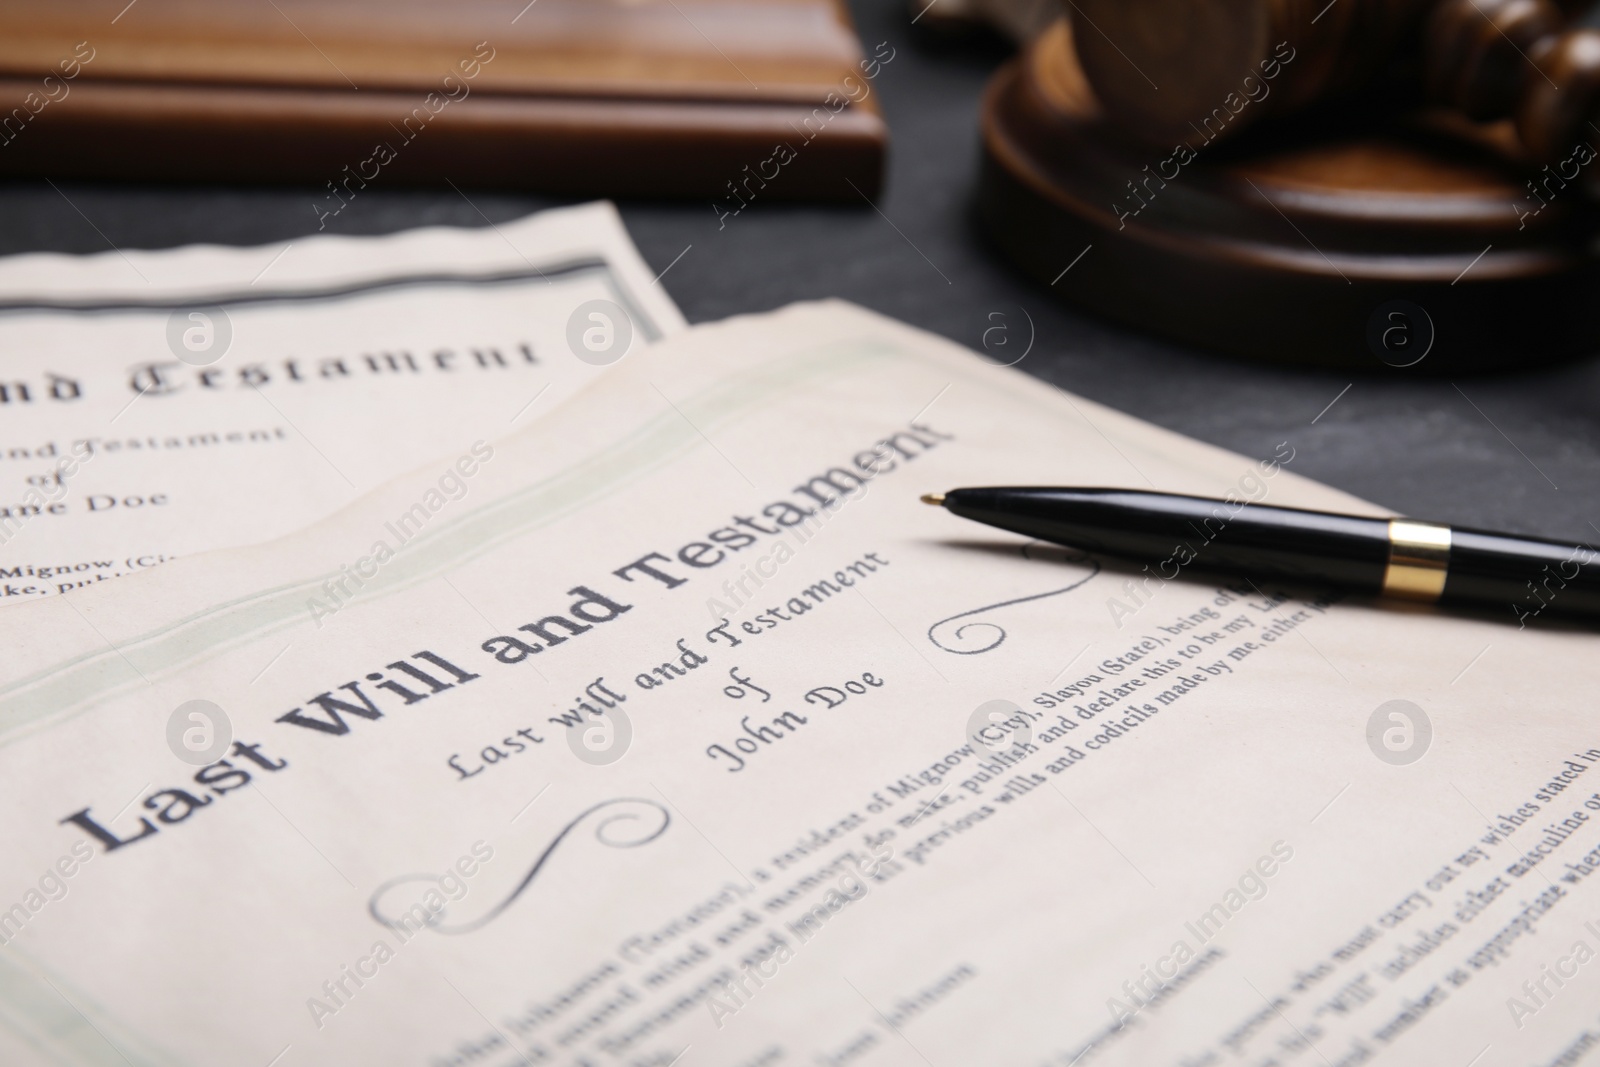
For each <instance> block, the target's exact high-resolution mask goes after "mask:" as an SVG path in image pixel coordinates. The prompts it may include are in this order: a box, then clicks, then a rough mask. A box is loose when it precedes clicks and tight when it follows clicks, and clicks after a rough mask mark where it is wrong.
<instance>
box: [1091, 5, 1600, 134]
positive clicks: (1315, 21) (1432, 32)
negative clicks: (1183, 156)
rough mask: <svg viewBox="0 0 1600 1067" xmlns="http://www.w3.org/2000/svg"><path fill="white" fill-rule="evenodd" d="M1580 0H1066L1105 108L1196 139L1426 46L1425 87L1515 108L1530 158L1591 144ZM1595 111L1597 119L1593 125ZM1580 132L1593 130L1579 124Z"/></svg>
mask: <svg viewBox="0 0 1600 1067" xmlns="http://www.w3.org/2000/svg"><path fill="white" fill-rule="evenodd" d="M1584 6H1585V0H1336V2H1331V3H1330V2H1329V0H1140V2H1137V3H1136V2H1131V0H1064V7H1065V8H1066V10H1067V11H1068V13H1069V14H1070V15H1071V17H1073V19H1074V20H1075V31H1074V33H1073V41H1074V46H1075V47H1076V49H1077V52H1078V58H1079V61H1080V63H1081V65H1082V67H1083V70H1084V73H1085V74H1086V75H1087V76H1088V78H1089V82H1090V84H1091V85H1093V86H1094V89H1095V94H1096V96H1097V97H1098V98H1099V100H1100V102H1101V104H1102V106H1103V107H1104V109H1105V111H1106V112H1107V114H1108V116H1109V117H1110V118H1111V119H1112V120H1113V122H1115V123H1116V124H1117V125H1118V126H1119V127H1121V128H1122V129H1123V130H1125V131H1126V132H1127V133H1129V134H1131V135H1133V136H1135V137H1139V138H1142V139H1145V140H1149V141H1152V142H1155V143H1168V144H1170V143H1171V142H1172V141H1174V140H1183V141H1186V142H1189V143H1190V144H1191V145H1194V144H1196V143H1197V142H1199V141H1201V140H1203V141H1206V142H1209V141H1212V140H1215V139H1217V138H1218V137H1221V136H1230V135H1232V134H1234V133H1236V132H1238V130H1240V129H1243V128H1245V127H1246V126H1249V125H1250V124H1252V123H1254V122H1255V121H1257V120H1259V119H1261V118H1263V117H1265V116H1267V115H1270V114H1282V113H1285V112H1288V111H1292V110H1294V109H1296V108H1299V107H1302V106H1304V105H1306V104H1309V103H1312V102H1313V101H1316V100H1322V99H1326V98H1328V97H1330V96H1334V95H1337V94H1338V93H1341V92H1345V91H1348V90H1350V89H1353V88H1355V87H1357V86H1359V85H1361V84H1362V83H1363V82H1365V81H1367V80H1369V79H1370V78H1371V77H1373V75H1374V74H1375V73H1376V72H1378V71H1379V70H1380V69H1382V68H1383V67H1384V66H1385V65H1386V64H1388V63H1390V62H1391V61H1392V60H1393V59H1394V58H1395V57H1396V55H1397V53H1400V54H1411V53H1412V51H1413V50H1415V49H1419V50H1420V52H1421V57H1420V58H1421V61H1422V62H1421V66H1422V71H1423V76H1424V79H1425V81H1426V84H1427V87H1428V92H1429V96H1430V98H1431V99H1432V100H1433V101H1435V102H1437V103H1440V104H1445V105H1447V106H1450V107H1454V108H1459V109H1460V110H1462V111H1463V112H1465V113H1466V114H1467V115H1469V116H1470V117H1472V118H1474V119H1478V120H1488V119H1502V118H1514V119H1515V120H1516V127H1517V131H1518V133H1519V135H1520V136H1521V138H1522V141H1523V143H1524V145H1525V146H1526V147H1527V149H1528V153H1529V155H1530V156H1531V157H1533V158H1534V159H1536V160H1538V161H1539V162H1546V161H1551V160H1556V159H1560V158H1563V157H1565V156H1567V155H1570V154H1571V152H1572V150H1573V148H1574V146H1575V145H1576V144H1577V143H1578V142H1579V141H1580V140H1584V139H1586V138H1587V137H1592V138H1593V139H1594V140H1595V143H1600V119H1597V118H1596V110H1597V105H1600V32H1597V31H1594V30H1586V29H1571V28H1569V25H1570V22H1569V13H1570V12H1571V11H1573V10H1576V9H1580V8H1582V7H1584ZM1591 122H1594V123H1595V126H1594V127H1590V123H1591ZM1585 130H1587V131H1588V133H1587V135H1586V134H1585V132H1584V131H1585Z"/></svg>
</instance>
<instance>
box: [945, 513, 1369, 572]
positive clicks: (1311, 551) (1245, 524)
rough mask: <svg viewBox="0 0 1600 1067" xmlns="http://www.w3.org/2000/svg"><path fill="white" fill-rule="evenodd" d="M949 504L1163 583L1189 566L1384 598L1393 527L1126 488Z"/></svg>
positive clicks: (1348, 517) (992, 523)
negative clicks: (1140, 568)
mask: <svg viewBox="0 0 1600 1067" xmlns="http://www.w3.org/2000/svg"><path fill="white" fill-rule="evenodd" d="M944 506H945V507H946V508H947V509H948V510H950V511H951V512H953V513H955V514H957V515H960V516H962V517H963V518H968V519H973V520H975V521H977V522H981V523H985V524H987V525H990V526H998V527H1000V528H1002V529H1006V530H1011V531H1012V532H1014V533H1019V534H1022V535H1024V536H1026V537H1036V538H1038V539H1039V540H1041V541H1050V542H1052V543H1054V544H1064V545H1071V546H1073V547H1075V548H1081V549H1084V550H1085V551H1088V552H1097V553H1101V554H1103V555H1108V556H1118V557H1121V558H1124V559H1128V560H1132V561H1133V562H1136V563H1140V564H1143V565H1145V567H1147V568H1148V569H1149V572H1150V573H1151V574H1152V575H1155V576H1156V577H1159V578H1161V579H1163V580H1170V579H1173V578H1176V577H1178V575H1179V574H1180V573H1182V572H1183V571H1185V570H1187V569H1188V568H1190V567H1197V568H1202V569H1206V570H1222V571H1229V572H1233V573H1240V574H1247V575H1253V576H1260V577H1263V578H1276V579H1280V580H1285V581H1302V582H1313V583H1315V582H1324V583H1331V584H1335V585H1340V586H1348V587H1352V588H1356V589H1365V590H1370V591H1372V592H1377V591H1378V590H1379V589H1380V588H1381V587H1382V585H1383V576H1384V570H1385V568H1386V567H1387V565H1388V561H1389V524H1388V521H1387V520H1385V519H1367V518H1359V517H1356V516H1351V515H1330V514H1326V513H1324V512H1319V511H1301V510H1299V509H1296V508H1276V507H1264V506H1262V505H1259V504H1247V503H1244V502H1237V503H1235V502H1229V501H1224V500H1210V499H1206V498H1203V497H1192V496H1179V495H1176V494H1172V493H1146V492H1139V491H1135V490H1123V489H1035V488H1013V487H999V488H985V489H956V490H953V491H951V492H949V493H946V494H945V497H944Z"/></svg>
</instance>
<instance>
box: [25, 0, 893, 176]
mask: <svg viewBox="0 0 1600 1067" xmlns="http://www.w3.org/2000/svg"><path fill="white" fill-rule="evenodd" d="M524 5H526V6H524ZM868 51H869V52H873V51H876V53H877V54H875V55H872V54H868V55H864V54H863V50H862V48H861V46H860V44H859V43H858V42H857V40H856V38H855V35H854V31H853V29H852V27H851V25H850V22H849V18H848V16H847V15H846V13H845V11H844V9H843V7H842V5H841V3H840V2H839V0H536V2H533V3H526V0H452V2H450V3H433V2H426V0H135V2H134V3H131V4H130V3H128V0H76V2H74V3H71V4H40V3H37V2H32V0H0V173H5V174H9V175H34V176H49V177H93V178H117V179H125V178H150V179H161V180H173V179H177V180H191V179H192V180H208V181H209V180H248V181H297V182H303V181H311V182H315V183H317V184H318V185H319V186H322V185H324V184H328V185H329V186H330V189H329V191H330V192H331V191H332V187H333V186H340V185H344V186H346V188H347V191H349V190H356V189H357V186H358V184H359V183H364V182H384V183H387V182H391V181H393V182H396V183H406V182H409V183H419V182H428V183H436V182H442V181H444V180H446V179H448V180H450V181H452V182H454V183H456V184H457V185H460V186H463V187H466V186H482V185H496V186H507V187H512V188H518V189H528V190H537V191H543V192H560V193H574V194H580V195H631V196H694V197H702V196H703V197H707V198H716V197H721V198H728V197H730V196H731V195H732V194H733V193H735V192H738V193H740V194H741V195H743V196H744V197H745V198H746V199H748V197H750V196H752V195H753V196H755V197H756V198H758V199H759V198H772V199H777V198H787V199H796V198H819V197H821V198H845V199H858V198H859V194H858V193H856V192H855V191H854V190H852V189H851V188H850V185H849V184H848V183H847V181H846V180H845V179H849V181H850V182H853V183H854V184H855V185H856V187H857V188H859V189H860V191H861V193H865V194H867V195H869V196H870V195H872V194H873V193H874V192H875V191H876V189H877V188H878V183H879V180H880V175H881V170H882V162H883V153H884V146H885V141H886V132H885V127H884V123H883V120H882V117H881V114H880V112H879V110H878V107H877V100H876V87H875V84H874V81H873V78H874V77H876V75H877V74H878V73H879V72H880V71H881V69H882V66H883V64H884V62H885V60H886V59H887V60H890V61H892V50H890V49H889V48H888V47H887V46H883V47H881V48H879V49H876V50H868ZM780 145H786V146H787V150H784V149H780V148H779V147H778V146H780ZM775 157H776V158H775ZM747 168H748V170H747ZM352 175H354V176H355V177H354V178H353V179H352V177H351V176H352ZM751 175H757V177H756V178H755V179H754V180H752V178H751Z"/></svg>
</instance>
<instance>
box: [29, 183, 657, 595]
mask: <svg viewBox="0 0 1600 1067" xmlns="http://www.w3.org/2000/svg"><path fill="white" fill-rule="evenodd" d="M596 314H598V315H599V316H600V318H598V319H594V318H591V316H593V315H596ZM612 320H616V321H614V322H613V321H612ZM683 326H684V321H683V318H682V316H681V315H680V314H679V313H678V310H677V308H676V307H675V306H674V305H673V303H672V301H671V299H670V298H669V297H668V296H667V295H666V293H665V292H664V291H663V290H662V289H661V287H660V286H659V285H656V284H654V282H653V280H652V275H651V271H650V270H649V268H648V267H646V265H645V264H644V262H643V260H642V259H640V257H639V254H638V252H637V250H636V249H635V248H634V247H633V243H632V242H631V241H630V240H629V238H628V235H627V232H626V230H624V229H623V226H622V221H621V219H620V217H619V216H618V215H617V212H616V209H615V208H613V207H612V206H611V205H610V204H607V203H596V204H590V205H587V206H584V207H578V208H571V209H563V210H558V211H550V212H546V213H543V214H540V215H534V216H530V217H528V218H526V219H522V220H519V221H517V222H515V223H510V224H507V225H503V226H486V227H484V228H483V229H480V230H463V229H446V228H442V227H434V228H430V229H424V230H417V231H413V232H410V233H405V234H400V235H397V236H392V237H381V238H367V237H353V238H352V237H331V236H329V237H312V238H307V239H303V240H296V241H293V242H290V243H288V244H285V245H277V246H272V247H263V248H242V249H236V248H217V247H195V248H186V249H180V250H177V251H170V252H133V251H130V252H126V253H119V252H107V253H104V254H102V255H94V256H59V255H27V256H17V257H12V258H9V259H6V260H3V261H0V361H3V364H4V370H3V371H0V605H8V604H15V603H17V602H19V601H22V600H28V599H36V598H40V597H47V596H53V595H56V594H58V593H63V592H68V591H70V590H72V589H76V588H81V587H83V586H84V585H87V584H93V583H96V582H102V581H105V580H107V579H109V578H112V577H115V576H118V575H122V574H127V573H130V572H132V571H136V570H141V569H144V568H147V567H151V566H155V565H157V564H159V563H161V562H163V561H165V560H168V559H171V558H173V557H176V556H183V555H189V554H191V553H194V552H198V551H203V550H206V549H211V548H225V547H232V546H235V545H242V544H249V543H252V542H256V541H261V540H266V539H269V538H272V537H276V536H279V535H281V534H284V533H287V532H289V531H291V530H295V529H298V528H299V527H301V526H304V525H305V524H307V523H309V522H312V521H314V520H316V519H319V518H322V517H323V516H325V515H327V514H329V513H331V512H333V511H335V510H337V509H338V508H339V507H341V506H343V505H344V504H347V503H349V502H350V501H351V500H354V499H355V498H356V497H357V496H359V495H360V494H361V493H362V492H365V491H366V490H368V489H371V488H373V487H374V486H377V485H380V484H382V483H383V482H385V481H387V480H388V479H390V478H392V477H394V476H396V475H399V474H402V473H404V472H405V471H408V470H410V469H411V468H412V467H415V466H416V465H417V464H419V463H421V462H423V461H424V460H427V459H431V458H433V457H434V456H436V455H441V454H443V453H445V452H448V451H451V450H456V451H460V450H463V449H466V448H468V447H469V446H470V445H471V443H472V442H473V441H474V440H478V439H492V438H494V437H497V436H502V435H504V434H507V433H511V432H514V430H515V429H516V428H517V427H518V426H520V425H526V424H527V423H528V422H530V421H532V419H534V418H536V417H537V416H538V414H540V413H541V412H542V411H544V410H548V409H549V408H550V407H552V406H554V405H555V404H557V403H559V402H560V401H561V400H562V399H563V398H564V397H566V396H568V395H570V394H571V393H573V392H575V391H576V390H578V389H579V388H581V387H582V386H583V385H584V384H586V383H588V382H589V381H592V380H593V379H594V378H595V377H597V376H599V375H601V374H603V373H605V369H606V365H607V362H608V360H614V358H615V357H620V356H621V355H622V352H623V351H625V350H626V347H627V346H628V345H629V344H640V345H643V344H645V343H648V342H650V341H654V340H657V339H659V338H661V337H663V336H666V335H668V334H671V333H674V332H676V331H678V330H680V329H682V328H683Z"/></svg>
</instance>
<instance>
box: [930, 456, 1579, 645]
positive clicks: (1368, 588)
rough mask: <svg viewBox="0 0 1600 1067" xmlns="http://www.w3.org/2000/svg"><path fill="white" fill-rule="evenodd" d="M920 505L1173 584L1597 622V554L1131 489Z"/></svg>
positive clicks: (940, 497)
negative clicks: (1273, 583) (1351, 594)
mask: <svg viewBox="0 0 1600 1067" xmlns="http://www.w3.org/2000/svg"><path fill="white" fill-rule="evenodd" d="M922 500H923V502H924V503H926V504H934V505H938V506H941V507H943V508H944V509H945V510H946V511H949V512H951V513H953V514H956V515H959V516H961V517H962V518H966V519H972V520H974V521H976V522H981V523H986V524H988V525H990V526H998V527H1000V528H1001V529H1004V530H1010V531H1012V532H1014V533H1019V534H1023V535H1024V536H1027V537H1033V538H1037V539H1038V540H1041V541H1050V542H1053V543H1055V544H1060V545H1070V546H1072V547H1073V548H1079V549H1083V550H1084V551H1087V552H1096V553H1101V554H1104V555H1107V556H1118V557H1122V558H1125V559H1129V560H1132V561H1135V562H1139V563H1143V564H1144V565H1145V567H1144V569H1145V572H1146V573H1147V574H1150V575H1151V577H1153V578H1156V579H1159V580H1161V581H1170V580H1172V579H1174V578H1177V577H1179V575H1180V574H1182V573H1183V572H1184V570H1185V569H1186V568H1188V567H1189V566H1191V565H1192V566H1195V567H1199V568H1204V569H1206V570H1211V571H1223V572H1228V573H1232V574H1240V575H1245V576H1248V577H1261V578H1274V579H1278V580H1290V581H1297V582H1306V583H1310V584H1331V585H1335V586H1341V587H1344V588H1348V589H1353V590H1359V591H1361V592H1365V593H1372V594H1376V595H1381V596H1388V597H1401V598H1404V599H1407V600H1418V601H1424V602H1428V603H1439V604H1446V605H1458V606H1470V607H1479V608H1490V609H1498V610H1507V609H1509V610H1510V611H1511V612H1512V613H1513V614H1514V615H1515V616H1516V618H1517V620H1518V621H1519V622H1520V623H1521V624H1523V625H1526V624H1527V621H1528V620H1529V619H1530V618H1532V617H1534V616H1537V615H1539V614H1541V613H1544V612H1548V613H1550V614H1552V615H1566V616H1581V617H1587V618H1591V619H1592V618H1597V617H1600V552H1596V550H1595V549H1593V548H1591V547H1589V546H1588V545H1582V544H1569V543H1564V542H1560V541H1547V540H1544V539H1542V538H1537V537H1518V536H1515V535H1512V534H1499V533H1489V532H1486V531H1483V530H1470V529H1464V528H1462V527H1451V526H1443V525H1440V524H1438V523H1432V522H1417V521H1414V520H1412V519H1372V518H1364V517H1361V516H1356V515H1337V514H1333V513H1331V512H1324V511H1304V510H1301V509H1299V508H1279V507H1267V506H1265V505H1261V504H1252V503H1248V502H1245V501H1237V500H1213V499H1208V498H1205V497H1197V496H1180V495H1178V494H1175V493H1150V492H1142V491H1139V490H1133V489H1085V488H1012V487H997V488H987V489H953V490H951V491H950V492H948V493H943V494H935V493H930V494H928V495H926V496H924V497H923V498H922Z"/></svg>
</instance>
